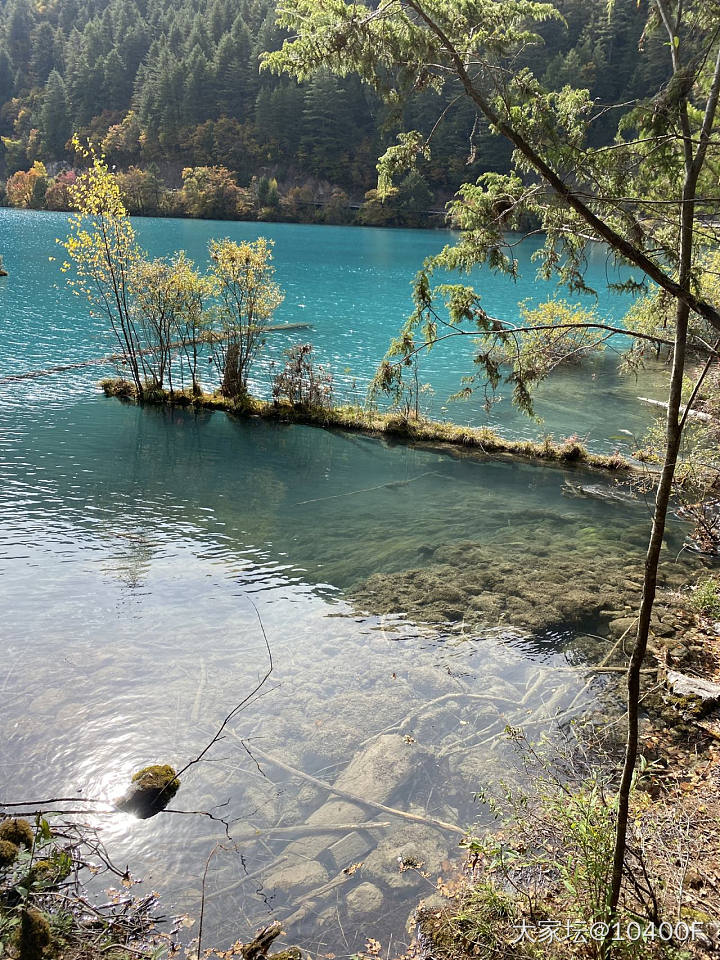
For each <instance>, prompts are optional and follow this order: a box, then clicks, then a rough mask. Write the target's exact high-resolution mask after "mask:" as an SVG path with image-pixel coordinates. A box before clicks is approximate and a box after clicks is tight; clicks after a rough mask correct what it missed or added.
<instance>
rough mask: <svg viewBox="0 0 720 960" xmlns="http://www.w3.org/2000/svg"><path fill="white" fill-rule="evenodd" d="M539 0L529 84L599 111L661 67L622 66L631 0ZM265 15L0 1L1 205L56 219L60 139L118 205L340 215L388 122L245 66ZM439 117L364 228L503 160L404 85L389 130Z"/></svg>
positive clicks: (368, 108)
mask: <svg viewBox="0 0 720 960" xmlns="http://www.w3.org/2000/svg"><path fill="white" fill-rule="evenodd" d="M557 5H558V6H559V7H560V9H561V10H562V12H563V14H564V16H565V18H566V21H567V22H566V25H565V26H563V25H561V24H552V25H548V26H547V27H546V28H545V30H544V33H545V44H544V46H542V47H535V48H532V49H529V50H527V51H525V52H524V54H523V63H524V64H525V65H527V66H530V67H531V68H532V69H533V71H534V72H535V73H536V74H537V75H538V76H540V77H541V78H543V79H544V80H545V82H546V83H547V84H549V85H551V86H555V87H560V86H562V85H563V84H564V83H572V84H574V85H579V86H586V87H589V88H590V90H591V91H592V93H593V96H594V97H596V98H597V100H598V103H599V105H602V104H609V103H615V102H618V101H624V102H626V101H628V100H630V99H632V98H636V97H641V96H643V94H644V93H645V92H646V91H647V90H648V89H650V86H651V83H655V84H656V83H657V80H658V75H657V74H658V72H659V71H660V70H661V69H663V68H664V67H661V64H664V61H663V59H662V56H661V55H656V56H653V55H652V51H650V53H651V56H649V57H647V56H646V57H643V58H638V56H637V49H638V44H639V43H640V42H641V36H642V28H643V24H644V22H645V20H646V9H645V7H646V2H645V0H641V2H640V3H639V4H637V3H636V2H635V0H618V2H617V3H616V4H615V8H614V11H613V13H612V16H611V17H609V16H608V11H607V3H606V0H558V4H557ZM274 9H275V0H239V2H238V0H184V2H182V3H181V4H179V5H178V4H177V3H175V2H171V0H110V2H106V0H49V2H47V3H43V2H41V0H0V136H2V149H0V180H5V179H7V178H12V175H13V174H16V176H15V178H14V179H11V180H10V183H9V186H8V189H7V193H6V199H7V201H8V202H11V203H14V204H15V205H19V206H46V205H47V206H49V207H51V208H56V209H62V208H63V206H64V205H65V204H66V201H67V186H68V183H69V182H71V179H72V174H61V176H60V177H59V178H58V177H57V174H58V171H59V170H61V169H62V168H61V167H59V166H53V165H58V164H65V165H66V166H68V167H69V166H72V165H73V164H76V163H77V158H76V157H75V155H74V153H72V152H71V148H70V145H69V143H68V141H69V138H70V137H71V135H72V134H73V132H78V133H80V134H81V136H82V137H90V138H91V139H92V140H93V141H94V142H96V143H101V144H102V146H103V149H104V151H105V153H106V155H107V156H108V159H109V160H110V161H111V162H112V163H113V164H115V165H116V166H117V167H118V169H120V170H122V171H125V173H124V176H125V180H126V182H125V192H126V195H127V197H128V201H129V203H130V206H131V208H132V209H133V210H134V211H136V212H140V213H142V212H146V213H147V212H157V211H161V212H169V213H173V212H180V213H186V214H189V215H195V216H234V215H240V216H243V215H254V214H256V213H257V211H258V210H265V211H266V216H274V215H277V216H284V217H286V218H289V219H312V217H313V216H315V211H316V209H323V210H324V211H327V210H328V209H329V210H330V215H329V216H330V218H331V219H333V218H334V219H342V217H343V215H344V214H343V211H344V210H345V209H346V208H347V206H348V204H349V203H350V201H355V203H356V204H357V203H360V202H362V201H363V200H364V196H365V193H366V191H368V190H371V189H372V187H373V185H374V180H375V160H376V158H377V156H378V153H380V152H382V149H383V146H384V144H386V143H388V142H390V141H391V140H392V139H393V137H394V133H395V131H396V130H397V129H399V128H400V122H399V120H398V118H392V117H389V116H388V115H387V112H386V110H385V108H383V107H381V106H380V104H379V103H378V101H377V99H376V98H375V97H374V95H373V94H371V93H370V92H369V91H368V90H367V89H365V88H363V86H362V85H361V84H360V82H359V81H358V80H357V79H355V78H352V79H347V80H341V79H337V78H336V77H333V76H331V75H330V74H327V75H324V76H318V77H316V78H315V79H313V80H312V81H310V82H309V83H307V84H306V85H303V86H299V85H297V84H296V83H295V82H294V81H292V80H288V79H287V78H277V77H274V76H272V75H270V74H269V73H267V72H261V71H260V70H259V56H260V53H261V52H262V51H264V50H270V49H274V48H276V47H278V46H279V45H280V43H281V42H282V39H283V36H282V34H281V32H280V31H279V30H278V28H276V26H275V24H274V19H275V17H274ZM658 54H660V52H659V51H658ZM520 65H521V64H519V66H520ZM653 74H654V75H653ZM446 107H449V109H448V110H447V113H446V115H445V117H444V119H443V121H442V123H441V124H440V126H439V127H438V129H437V131H436V133H435V135H434V138H433V149H432V158H431V159H430V160H429V161H428V162H426V163H425V164H424V166H423V168H422V170H421V172H420V173H414V174H411V175H410V176H409V177H408V178H406V180H405V181H403V182H402V183H401V184H400V185H399V193H398V196H397V197H396V198H395V203H394V210H393V204H390V205H388V204H386V205H384V206H383V207H381V205H380V204H377V203H374V202H373V197H372V195H371V197H370V198H369V200H368V201H366V202H365V206H364V211H363V216H364V217H365V219H366V222H393V218H395V219H397V211H398V210H401V211H403V212H404V214H403V215H404V216H405V219H406V220H408V219H409V220H410V221H412V218H413V217H415V218H416V219H418V218H419V219H422V217H423V215H424V213H425V211H427V210H428V209H430V208H436V209H437V208H442V206H443V204H444V202H445V200H446V199H447V197H448V195H449V194H450V193H451V192H452V190H453V189H454V188H455V187H456V186H457V185H458V184H459V183H460V182H461V181H462V180H467V179H468V178H469V177H470V176H474V175H478V174H479V173H481V172H483V171H485V170H503V169H504V168H505V167H506V164H507V162H508V148H507V146H506V144H505V142H504V141H503V140H502V139H501V138H498V137H494V136H492V135H491V134H490V133H489V131H488V130H487V128H486V127H485V126H484V125H482V124H477V123H476V118H475V115H474V112H473V111H472V109H471V108H470V106H469V104H468V103H467V102H464V101H461V102H459V103H458V104H455V105H449V101H448V102H446V101H445V100H444V99H443V97H442V96H441V95H438V94H436V93H431V92H421V93H419V95H418V96H417V97H416V98H415V100H414V105H413V107H412V115H411V116H409V117H408V116H406V117H405V118H403V121H402V127H403V128H404V129H408V128H418V129H421V130H423V131H425V132H427V131H429V130H430V129H432V127H433V125H434V124H435V122H436V120H437V119H438V116H439V115H440V114H441V113H442V112H443V110H444V109H445V108H446ZM616 122H617V112H616V111H609V112H607V113H605V114H603V115H602V116H601V118H600V119H599V120H598V122H597V124H596V130H595V134H594V135H595V137H596V138H597V140H598V142H603V141H605V140H607V139H609V138H610V137H611V136H612V135H613V132H614V128H615V125H616ZM37 161H39V162H37ZM34 163H35V168H34V169H33V167H32V165H33V164H34ZM18 171H20V172H21V173H20V174H18V173H17V172H18ZM28 171H29V172H28ZM183 171H184V174H183ZM50 174H53V175H54V176H55V179H52V178H51V177H50ZM167 188H169V190H168V189H167ZM46 198H47V199H46ZM318 205H319V206H318ZM281 208H282V209H281ZM323 215H325V214H323ZM400 220H402V217H400Z"/></svg>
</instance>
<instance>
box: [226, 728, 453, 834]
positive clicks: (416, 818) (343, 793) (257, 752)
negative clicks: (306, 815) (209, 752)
mask: <svg viewBox="0 0 720 960" xmlns="http://www.w3.org/2000/svg"><path fill="white" fill-rule="evenodd" d="M230 735H231V736H233V737H235V739H236V740H239V741H240V743H242V744H243V746H245V744H244V743H243V740H242V739H241V738H240V737H239V736H238V735H237V734H236V733H235V732H234V731H233V730H231V731H230ZM253 755H254V756H256V757H259V758H260V759H261V760H264V761H265V762H266V763H271V764H273V766H275V767H279V769H280V770H284V771H285V772H286V773H290V774H292V776H294V777H300V779H301V780H307V781H308V783H312V784H313V786H315V787H320V789H321V790H327V792H328V793H334V794H335V795H336V796H338V797H342V798H343V799H344V800H349V801H350V802H351V803H359V804H361V805H363V806H366V807H373V808H374V809H375V810H382V811H383V813H390V814H392V815H393V816H394V817H402V818H403V819H404V820H411V821H412V822H413V823H424V824H425V825H426V826H429V827H436V828H437V829H438V830H447V831H448V832H450V833H457V834H460V836H462V837H464V836H465V835H466V833H467V830H463V829H462V828H461V827H457V826H455V824H453V823H445V821H444V820H436V819H435V817H422V816H420V815H419V814H416V813H408V812H407V811H406V810H398V809H396V808H395V807H389V806H387V804H384V803H378V802H377V801H376V800H368V799H366V798H365V797H360V796H358V795H357V794H354V793H350V792H349V791H347V790H342V789H341V788H340V787H334V786H332V785H331V784H329V783H325V782H324V781H323V780H318V778H317V777H313V776H312V774H310V773H305V772H304V771H303V770H298V768H297V767H292V766H290V764H289V763H285V761H284V760H280V759H279V758H278V757H273V756H272V755H271V754H269V753H265V751H264V750H261V749H260V748H259V747H257V746H255V745H254V744H253Z"/></svg>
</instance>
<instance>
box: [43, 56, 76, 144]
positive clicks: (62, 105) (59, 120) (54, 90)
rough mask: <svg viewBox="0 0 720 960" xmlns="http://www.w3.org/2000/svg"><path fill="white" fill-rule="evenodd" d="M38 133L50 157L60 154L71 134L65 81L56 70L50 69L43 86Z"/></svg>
mask: <svg viewBox="0 0 720 960" xmlns="http://www.w3.org/2000/svg"><path fill="white" fill-rule="evenodd" d="M40 134H41V136H42V141H43V146H44V147H45V149H46V150H47V151H48V155H49V156H52V157H59V156H62V154H63V153H64V152H65V144H66V143H67V141H68V140H69V139H70V137H71V135H72V123H71V120H70V112H69V110H68V101H67V93H66V90H65V83H64V81H63V78H62V77H61V76H60V74H59V73H58V72H57V70H53V71H52V73H51V74H50V76H49V77H48V81H47V84H46V86H45V96H44V98H43V105H42V109H41V111H40Z"/></svg>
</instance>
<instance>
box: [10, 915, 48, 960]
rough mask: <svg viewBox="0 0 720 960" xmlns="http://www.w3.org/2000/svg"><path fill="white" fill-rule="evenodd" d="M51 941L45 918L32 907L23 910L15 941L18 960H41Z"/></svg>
mask: <svg viewBox="0 0 720 960" xmlns="http://www.w3.org/2000/svg"><path fill="white" fill-rule="evenodd" d="M51 941H52V935H51V932H50V924H49V923H48V921H47V918H46V917H45V916H44V915H43V914H42V913H40V911H39V910H36V909H35V908H34V907H30V909H29V910H23V913H22V919H21V921H20V929H19V931H18V934H17V941H16V942H17V950H18V954H19V960H42V958H43V957H44V956H46V952H47V948H48V947H49V946H50V943H51Z"/></svg>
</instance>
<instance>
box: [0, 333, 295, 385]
mask: <svg viewBox="0 0 720 960" xmlns="http://www.w3.org/2000/svg"><path fill="white" fill-rule="evenodd" d="M310 326H311V324H309V323H276V324H270V325H268V326H265V327H261V328H260V329H261V331H262V332H263V333H282V332H283V331H284V330H307V329H309V328H310ZM221 338H222V335H221V334H215V335H214V336H213V337H210V336H204V337H200V338H199V339H198V340H195V341H194V343H195V344H196V345H202V344H205V343H212V342H213V340H217V339H221ZM192 343H193V341H190V342H189V344H188V345H190V346H192ZM185 345H186V344H185V343H184V342H183V341H182V340H174V341H173V342H172V343H169V344H168V345H167V347H165V348H161V347H157V348H155V347H148V348H147V349H145V350H138V352H137V353H138V356H141V357H148V356H151V355H152V354H153V353H158V352H159V351H160V350H161V349H169V350H178V349H180V347H182V346H185ZM127 359H128V357H127V354H125V353H110V354H108V355H107V356H106V357H97V358H96V359H94V360H78V361H77V362H76V363H61V364H58V365H57V366H55V367H48V368H47V369H45V370H28V371H26V372H25V373H11V374H8V375H7V376H6V377H0V383H19V382H20V381H21V380H36V379H38V378H39V377H51V376H53V375H54V374H56V373H67V371H68V370H82V369H83V368H84V367H103V366H105V365H106V364H108V363H125V362H126V361H127Z"/></svg>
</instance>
